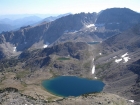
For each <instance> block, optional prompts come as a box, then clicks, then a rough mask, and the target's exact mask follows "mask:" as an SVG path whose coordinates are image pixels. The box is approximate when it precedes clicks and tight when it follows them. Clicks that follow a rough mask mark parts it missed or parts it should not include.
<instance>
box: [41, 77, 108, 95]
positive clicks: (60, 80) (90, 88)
mask: <svg viewBox="0 0 140 105" xmlns="http://www.w3.org/2000/svg"><path fill="white" fill-rule="evenodd" d="M42 85H43V87H44V88H45V89H46V90H47V91H49V92H51V93H52V94H55V95H58V96H62V97H68V96H79V95H82V94H86V93H93V92H101V91H102V90H103V87H104V85H105V84H104V83H103V82H101V81H99V80H89V79H86V78H79V77H75V76H59V77H55V78H51V79H49V80H44V81H43V82H42Z"/></svg>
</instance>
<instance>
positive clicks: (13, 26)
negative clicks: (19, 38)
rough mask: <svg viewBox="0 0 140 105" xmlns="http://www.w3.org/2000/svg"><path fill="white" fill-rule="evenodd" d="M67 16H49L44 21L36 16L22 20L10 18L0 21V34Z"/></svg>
mask: <svg viewBox="0 0 140 105" xmlns="http://www.w3.org/2000/svg"><path fill="white" fill-rule="evenodd" d="M68 14H70V13H67V14H62V15H58V16H54V17H53V16H50V17H47V18H45V19H43V18H40V17H38V16H35V15H34V16H28V17H24V18H18V19H15V20H12V19H10V17H7V18H3V19H0V33H1V32H2V31H11V30H18V29H19V28H20V27H23V26H28V25H37V24H39V23H42V22H50V21H54V20H56V19H58V18H60V17H63V16H66V15H68Z"/></svg>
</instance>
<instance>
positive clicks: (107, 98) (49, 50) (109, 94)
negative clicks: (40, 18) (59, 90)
mask: <svg viewBox="0 0 140 105" xmlns="http://www.w3.org/2000/svg"><path fill="white" fill-rule="evenodd" d="M139 16H140V14H138V13H136V12H134V11H132V10H130V9H127V8H112V9H106V10H104V11H102V12H101V13H100V14H97V13H87V14H85V13H80V14H75V15H68V16H65V17H62V18H59V19H57V20H55V21H52V22H49V23H45V22H44V23H42V24H39V25H37V26H26V27H21V28H20V30H18V31H11V32H3V33H1V35H0V58H1V60H0V89H1V90H2V91H0V97H1V98H3V101H2V103H0V104H5V103H6V102H8V104H9V103H10V102H15V100H14V101H8V100H7V101H5V97H6V96H5V95H4V94H7V90H6V91H3V90H4V89H5V88H16V89H18V92H17V93H13V92H12V93H11V92H10V93H9V94H8V96H7V97H9V99H11V96H12V95H13V94H14V95H15V97H16V98H15V99H18V100H22V101H21V102H24V104H26V102H27V100H29V101H28V102H29V104H33V103H35V101H34V100H38V97H40V99H41V100H43V101H41V102H42V104H44V103H46V101H47V102H48V100H49V101H50V103H49V104H50V105H51V104H55V105H59V104H62V103H65V102H67V103H68V104H73V103H78V104H80V102H81V101H82V103H84V102H87V103H85V104H88V105H90V104H95V105H96V104H103V105H105V104H110V105H112V104H114V105H117V104H120V105H123V104H124V105H129V104H130V105H131V104H136V105H139V104H140V101H139V96H140V88H139V84H140V72H139V67H140V66H139V65H140V61H139V60H140V53H139V52H140V24H138V23H139V22H140V21H139V19H140V18H139ZM108 18H109V19H108ZM125 20H127V21H125ZM94 67H95V69H94V70H93V68H94ZM57 75H74V76H80V77H85V78H89V79H99V80H102V81H104V82H105V84H106V86H105V88H104V90H103V92H105V93H99V94H91V95H84V96H80V97H77V98H65V99H63V98H62V97H58V96H55V95H52V94H50V93H49V92H47V91H45V90H44V89H42V87H41V82H42V80H44V79H49V78H51V77H53V76H57ZM11 94H12V95H11ZM21 94H23V95H21ZM114 94H117V95H114ZM32 98H33V99H32ZM99 99H101V100H102V101H99ZM56 100H57V101H56ZM70 100H75V101H72V102H71V101H70ZM83 100H84V101H83ZM92 100H94V101H95V102H93V101H92ZM128 100H130V101H131V102H130V103H129V102H128ZM39 102H40V100H39ZM36 104H38V103H36Z"/></svg>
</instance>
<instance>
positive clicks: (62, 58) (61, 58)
mask: <svg viewBox="0 0 140 105" xmlns="http://www.w3.org/2000/svg"><path fill="white" fill-rule="evenodd" d="M57 60H70V58H66V57H59V58H57Z"/></svg>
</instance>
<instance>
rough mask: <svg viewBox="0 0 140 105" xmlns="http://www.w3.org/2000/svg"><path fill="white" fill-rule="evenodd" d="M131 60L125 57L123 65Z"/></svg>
mask: <svg viewBox="0 0 140 105" xmlns="http://www.w3.org/2000/svg"><path fill="white" fill-rule="evenodd" d="M129 59H131V58H129V57H124V58H123V60H124V62H123V63H126V62H128V60H129Z"/></svg>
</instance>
